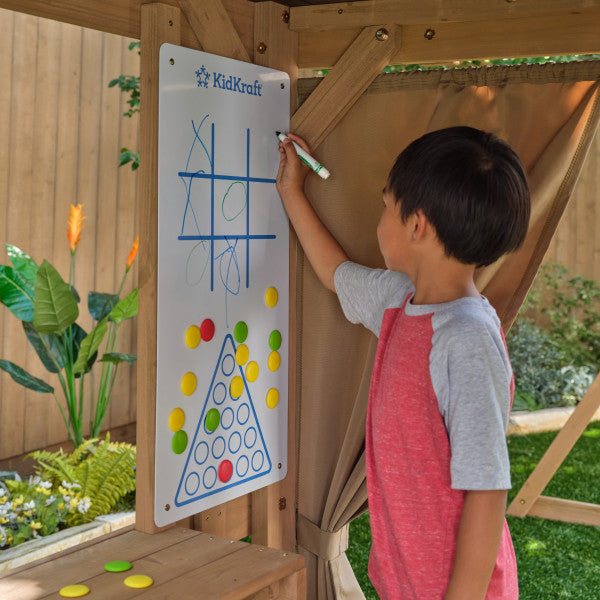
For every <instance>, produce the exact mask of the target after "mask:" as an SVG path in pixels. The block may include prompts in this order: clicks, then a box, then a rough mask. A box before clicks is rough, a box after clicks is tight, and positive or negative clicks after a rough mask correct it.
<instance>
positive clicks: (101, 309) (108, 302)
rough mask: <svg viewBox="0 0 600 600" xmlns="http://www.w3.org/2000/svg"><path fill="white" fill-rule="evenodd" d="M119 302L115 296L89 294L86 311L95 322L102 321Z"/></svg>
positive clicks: (97, 293)
mask: <svg viewBox="0 0 600 600" xmlns="http://www.w3.org/2000/svg"><path fill="white" fill-rule="evenodd" d="M118 302H119V296H118V295H117V294H104V293H102V292H90V293H89V294H88V309H89V311H90V315H92V317H94V319H96V321H102V319H104V317H106V316H107V315H108V314H109V313H110V311H111V310H112V309H113V308H114V307H115V306H116V305H117V303H118Z"/></svg>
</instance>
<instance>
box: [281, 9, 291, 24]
mask: <svg viewBox="0 0 600 600" xmlns="http://www.w3.org/2000/svg"><path fill="white" fill-rule="evenodd" d="M281 20H282V21H283V22H284V23H289V22H290V13H289V11H287V10H284V11H283V13H282V15H281Z"/></svg>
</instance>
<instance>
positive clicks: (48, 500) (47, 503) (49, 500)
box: [46, 495, 56, 506]
mask: <svg viewBox="0 0 600 600" xmlns="http://www.w3.org/2000/svg"><path fill="white" fill-rule="evenodd" d="M55 500H56V498H55V497H54V495H51V496H48V498H47V500H46V506H50V505H51V504H52V503H53V502H54V501H55Z"/></svg>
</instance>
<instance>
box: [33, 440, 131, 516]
mask: <svg viewBox="0 0 600 600" xmlns="http://www.w3.org/2000/svg"><path fill="white" fill-rule="evenodd" d="M30 456H31V457H33V458H34V459H35V460H36V461H37V462H38V464H39V467H37V468H36V472H37V474H38V475H40V477H42V478H43V479H46V480H49V481H52V482H53V483H55V484H57V485H60V484H61V483H62V482H63V481H67V482H68V483H76V484H78V485H79V486H81V488H80V491H81V495H82V496H84V497H85V496H87V497H89V499H90V501H91V506H90V508H89V510H88V511H87V512H86V513H84V514H81V513H74V514H71V515H69V517H68V518H67V522H68V524H69V525H79V524H81V523H87V522H88V521H92V520H94V519H95V518H96V517H97V516H99V515H104V514H108V513H110V511H111V510H112V509H113V507H114V506H116V505H117V504H118V503H119V502H120V500H121V499H122V498H123V497H124V496H126V495H127V494H129V493H130V492H132V491H133V490H135V460H136V450H135V446H133V445H131V444H127V443H125V442H111V441H110V437H109V435H108V434H107V436H106V439H105V440H98V439H92V440H87V441H86V442H84V443H83V444H82V445H81V446H79V447H78V448H77V449H76V450H74V451H73V453H72V454H70V455H66V454H64V452H62V450H60V451H59V452H48V451H44V450H42V451H37V452H32V453H31V454H30Z"/></svg>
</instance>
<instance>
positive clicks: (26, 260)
mask: <svg viewBox="0 0 600 600" xmlns="http://www.w3.org/2000/svg"><path fill="white" fill-rule="evenodd" d="M6 253H7V254H8V258H10V262H11V263H12V265H13V267H14V268H15V271H17V272H18V273H19V274H20V275H21V276H22V277H23V278H24V279H26V280H27V281H28V282H29V283H30V284H31V285H32V286H33V285H35V276H36V274H37V270H38V266H37V264H36V263H35V261H34V260H33V258H31V256H29V254H26V253H25V252H23V250H21V249H19V248H17V247H16V246H13V245H12V244H6Z"/></svg>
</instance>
